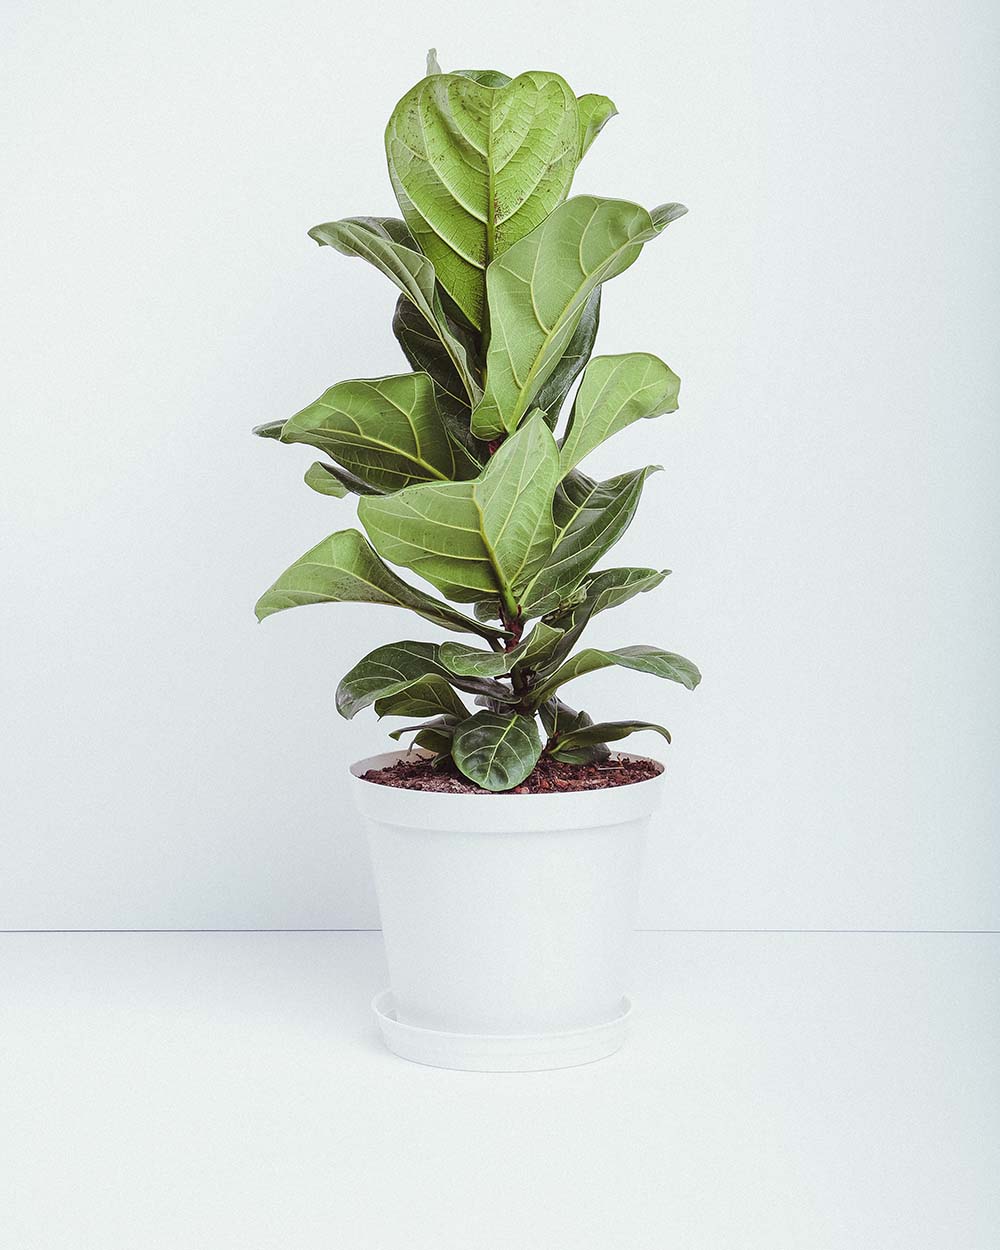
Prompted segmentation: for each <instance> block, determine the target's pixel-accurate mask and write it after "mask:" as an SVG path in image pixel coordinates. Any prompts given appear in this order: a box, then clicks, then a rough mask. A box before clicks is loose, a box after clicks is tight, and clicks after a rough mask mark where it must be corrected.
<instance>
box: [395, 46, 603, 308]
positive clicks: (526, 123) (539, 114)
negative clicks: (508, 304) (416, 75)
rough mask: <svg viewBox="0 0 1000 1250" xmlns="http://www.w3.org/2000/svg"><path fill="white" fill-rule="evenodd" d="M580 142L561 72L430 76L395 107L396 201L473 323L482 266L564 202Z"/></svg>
mask: <svg viewBox="0 0 1000 1250" xmlns="http://www.w3.org/2000/svg"><path fill="white" fill-rule="evenodd" d="M494 81H495V80H494ZM592 113H593V111H592V110H591V109H590V108H589V106H588V118H589V119H590V118H592ZM580 148H581V125H580V114H579V107H578V105H577V102H576V97H575V96H574V95H573V93H572V91H571V90H570V89H569V87H568V86H567V84H566V83H565V82H564V80H563V79H562V78H560V77H559V75H558V74H549V73H539V72H534V71H533V72H530V73H527V74H521V75H520V76H519V77H517V78H515V79H514V80H513V82H510V83H506V84H503V85H501V86H492V85H485V84H484V82H483V81H482V76H481V75H477V76H476V77H475V78H473V77H469V76H467V75H463V74H433V75H431V76H430V77H428V78H425V79H423V81H422V82H419V83H417V85H416V86H415V87H413V88H412V90H410V91H408V92H407V93H406V95H405V96H403V98H402V99H401V100H400V101H399V103H398V104H397V105H396V107H395V109H394V110H393V113H392V117H391V118H390V119H389V124H388V127H387V128H386V132H385V150H386V157H387V159H388V163H389V176H390V178H391V180H392V186H393V190H394V191H395V193H396V199H397V200H398V202H399V207H400V209H401V211H402V214H403V216H404V218H405V219H406V224H407V225H408V226H409V228H410V232H411V234H412V235H413V237H414V239H415V240H416V242H417V245H418V247H419V248H420V250H421V251H422V252H423V253H424V255H425V256H427V257H429V258H430V260H431V262H432V263H433V265H434V268H435V270H436V272H437V276H438V280H439V282H440V283H441V285H442V286H443V287H444V289H445V290H446V291H447V292H448V294H449V295H450V296H451V297H452V299H453V300H454V301H455V303H456V304H457V305H458V307H459V308H460V309H461V311H462V312H463V313H464V314H465V316H466V317H467V318H468V319H469V322H470V323H471V324H472V325H473V326H475V327H476V328H477V329H479V328H480V327H482V326H483V324H484V291H485V281H486V279H485V272H486V267H487V266H488V265H489V263H490V262H491V261H492V260H493V258H494V257H495V256H499V255H500V254H501V253H502V252H504V251H505V250H506V249H507V248H509V247H510V246H511V244H513V243H516V242H517V240H518V239H521V238H523V237H524V235H526V234H527V233H528V232H529V231H530V230H533V229H534V228H535V226H537V225H538V224H539V223H540V222H541V221H543V220H544V219H545V217H546V216H547V215H548V214H549V213H551V211H552V210H553V209H554V208H555V207H556V205H557V204H559V203H560V202H561V201H562V200H563V198H564V197H565V196H566V193H567V192H568V190H569V186H570V182H571V181H572V179H573V173H574V170H575V169H576V165H577V162H578V160H579V159H580V155H581V151H580Z"/></svg>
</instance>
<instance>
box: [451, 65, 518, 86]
mask: <svg viewBox="0 0 1000 1250" xmlns="http://www.w3.org/2000/svg"><path fill="white" fill-rule="evenodd" d="M455 73H456V74H461V75H462V77H463V78H471V79H472V81H473V82H478V83H482V85H483V86H484V87H506V86H507V84H508V83H509V82H510V75H509V74H503V73H501V72H500V70H498V69H457V70H455Z"/></svg>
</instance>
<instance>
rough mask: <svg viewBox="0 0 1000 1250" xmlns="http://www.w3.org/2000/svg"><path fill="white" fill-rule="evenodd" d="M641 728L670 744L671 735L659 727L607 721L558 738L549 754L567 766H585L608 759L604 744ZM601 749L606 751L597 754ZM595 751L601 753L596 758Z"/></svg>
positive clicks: (645, 722) (646, 723)
mask: <svg viewBox="0 0 1000 1250" xmlns="http://www.w3.org/2000/svg"><path fill="white" fill-rule="evenodd" d="M643 729H651V730H652V731H653V732H654V733H658V734H659V735H660V736H661V737H663V738H666V740H667V741H668V742H669V741H670V734H669V733H668V732H667V731H666V730H665V729H664V728H663V726H662V725H654V724H652V722H650V721H644V720H608V721H601V722H599V723H598V724H596V725H593V724H591V725H583V726H581V727H580V728H578V729H574V730H570V731H569V732H568V733H566V734H565V735H563V736H562V737H560V739H559V741H558V742H557V743H556V745H555V746H550V747H549V748H548V754H549V755H551V756H552V758H553V759H554V760H562V761H564V762H565V763H567V764H588V763H590V761H591V760H593V759H596V758H601V756H602V755H603V757H604V758H607V756H608V755H609V754H610V752H609V751H608V750H607V748H606V747H605V744H606V743H608V742H618V741H620V740H621V739H622V738H627V737H628V736H629V735H630V734H634V733H639V732H641V731H642V730H643ZM602 747H604V748H605V749H604V751H603V752H600V748H602ZM595 749H597V750H598V751H599V752H600V754H598V755H595V754H594V751H595Z"/></svg>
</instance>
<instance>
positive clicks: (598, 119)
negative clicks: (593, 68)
mask: <svg viewBox="0 0 1000 1250" xmlns="http://www.w3.org/2000/svg"><path fill="white" fill-rule="evenodd" d="M577 105H578V106H579V109H580V159H581V160H582V159H583V157H584V156H585V155H586V153H587V150H588V148H589V147H590V145H591V144H592V143H593V142H594V140H595V139H596V138H597V136H598V135H599V134H600V133H601V131H602V130H603V129H604V127H605V125H606V123H607V122H609V121H610V120H611V118H612V117H617V116H618V110H617V109H616V108H615V106H614V104H613V102H612V101H611V100H609V99H608V97H607V96H606V95H582V96H580V97H579V99H578V100H577Z"/></svg>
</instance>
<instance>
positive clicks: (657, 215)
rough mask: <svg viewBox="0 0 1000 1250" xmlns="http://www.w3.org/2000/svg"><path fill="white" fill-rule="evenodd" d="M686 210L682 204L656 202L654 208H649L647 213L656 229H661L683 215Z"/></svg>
mask: <svg viewBox="0 0 1000 1250" xmlns="http://www.w3.org/2000/svg"><path fill="white" fill-rule="evenodd" d="M686 212H687V209H686V208H685V206H684V205H683V204H658V205H657V206H656V208H654V209H651V210H650V213H649V215H650V217H652V219H653V224H654V225H655V226H656V228H657V230H663V229H664V228H665V227H666V226H669V225H670V223H671V222H672V221H676V220H677V218H678V217H683V216H684V214H685V213H686Z"/></svg>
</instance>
